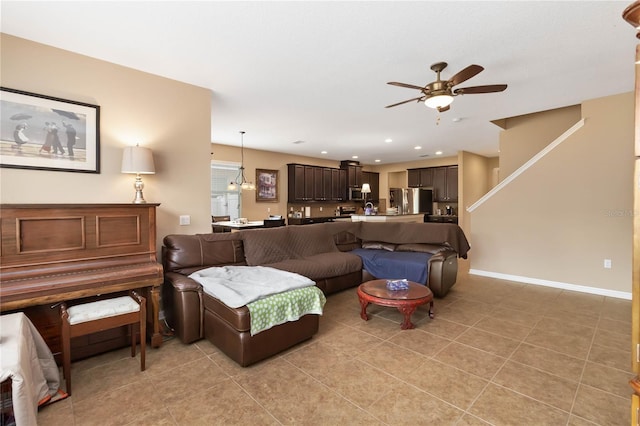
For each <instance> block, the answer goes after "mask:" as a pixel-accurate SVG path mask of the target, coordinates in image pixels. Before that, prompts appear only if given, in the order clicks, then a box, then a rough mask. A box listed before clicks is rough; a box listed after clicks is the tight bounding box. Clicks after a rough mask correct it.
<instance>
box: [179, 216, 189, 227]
mask: <svg viewBox="0 0 640 426" xmlns="http://www.w3.org/2000/svg"><path fill="white" fill-rule="evenodd" d="M180 225H191V216H189V215H188V214H187V215H181V216H180Z"/></svg>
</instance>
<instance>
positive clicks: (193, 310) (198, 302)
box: [162, 272, 203, 343]
mask: <svg viewBox="0 0 640 426" xmlns="http://www.w3.org/2000/svg"><path fill="white" fill-rule="evenodd" d="M164 278H165V280H164V285H163V288H162V299H163V306H164V310H165V317H166V319H167V323H168V324H169V325H170V326H171V327H172V328H173V330H174V332H175V333H176V335H177V336H178V337H179V338H180V340H181V341H182V342H183V343H191V342H195V341H196V340H200V339H202V337H203V328H202V319H203V306H202V303H203V301H202V286H201V285H200V284H198V283H197V282H196V281H194V280H192V279H191V278H189V277H188V276H186V275H182V274H179V273H176V272H166V273H165V274H164Z"/></svg>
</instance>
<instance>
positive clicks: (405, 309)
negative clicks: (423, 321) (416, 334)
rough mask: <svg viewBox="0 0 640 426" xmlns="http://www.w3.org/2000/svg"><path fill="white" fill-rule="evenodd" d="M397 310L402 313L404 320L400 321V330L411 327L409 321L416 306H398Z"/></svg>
mask: <svg viewBox="0 0 640 426" xmlns="http://www.w3.org/2000/svg"><path fill="white" fill-rule="evenodd" d="M398 310H399V311H400V312H401V313H402V314H403V315H404V321H402V325H400V328H401V329H402V330H409V329H412V328H413V327H414V325H413V323H412V322H411V315H412V314H413V312H414V311H415V310H416V306H398Z"/></svg>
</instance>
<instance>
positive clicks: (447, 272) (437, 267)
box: [427, 249, 458, 297]
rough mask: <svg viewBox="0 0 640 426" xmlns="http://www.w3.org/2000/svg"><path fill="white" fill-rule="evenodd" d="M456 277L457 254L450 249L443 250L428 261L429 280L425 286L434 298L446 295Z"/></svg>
mask: <svg viewBox="0 0 640 426" xmlns="http://www.w3.org/2000/svg"><path fill="white" fill-rule="evenodd" d="M457 277H458V253H457V252H456V251H455V250H452V249H443V250H440V251H438V252H437V253H436V254H434V255H433V256H431V258H430V259H429V278H428V280H427V285H428V286H429V288H430V289H431V291H432V292H433V294H434V296H436V297H444V296H446V295H447V293H448V292H449V290H450V289H451V287H453V285H454V284H455V283H456V279H457Z"/></svg>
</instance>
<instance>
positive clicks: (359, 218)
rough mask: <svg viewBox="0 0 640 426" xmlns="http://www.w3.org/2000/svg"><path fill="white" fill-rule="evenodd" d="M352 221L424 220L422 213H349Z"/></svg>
mask: <svg viewBox="0 0 640 426" xmlns="http://www.w3.org/2000/svg"><path fill="white" fill-rule="evenodd" d="M351 221H352V222H424V214H422V213H420V214H375V215H351Z"/></svg>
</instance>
